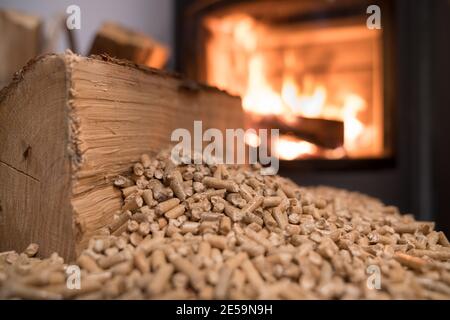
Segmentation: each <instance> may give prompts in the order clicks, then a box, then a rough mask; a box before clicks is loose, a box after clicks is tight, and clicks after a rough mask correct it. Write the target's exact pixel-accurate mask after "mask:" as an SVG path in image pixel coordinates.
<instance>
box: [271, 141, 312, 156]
mask: <svg viewBox="0 0 450 320" xmlns="http://www.w3.org/2000/svg"><path fill="white" fill-rule="evenodd" d="M317 151H318V148H317V147H316V146H315V145H314V144H312V143H309V142H307V141H298V140H296V139H295V140H292V138H286V137H280V139H279V140H278V142H277V143H276V144H275V154H276V155H277V156H278V157H279V158H280V159H285V160H294V159H297V158H299V157H300V156H305V155H314V154H315V153H316V152H317Z"/></svg>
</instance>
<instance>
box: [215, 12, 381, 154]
mask: <svg viewBox="0 0 450 320" xmlns="http://www.w3.org/2000/svg"><path fill="white" fill-rule="evenodd" d="M220 21H221V23H222V24H220V23H218V22H217V21H216V20H212V21H210V23H214V27H215V28H217V26H218V25H220V26H221V27H222V29H221V32H222V33H221V34H224V35H226V36H225V38H226V37H229V38H226V39H231V40H230V41H232V42H231V43H234V44H236V48H239V50H241V49H242V51H241V52H239V57H240V58H241V59H238V60H236V61H239V63H240V64H236V66H239V68H237V67H236V68H235V69H233V68H234V67H235V65H232V67H231V68H230V65H227V67H225V68H221V63H220V59H217V56H220V54H221V53H222V52H223V47H219V48H218V49H217V52H216V54H215V55H211V57H214V58H215V59H214V60H213V67H214V68H216V69H215V70H216V71H217V72H216V73H215V74H214V75H215V77H213V78H212V79H213V80H212V81H211V82H212V83H213V84H214V85H216V86H218V87H220V88H223V89H229V88H230V87H233V88H235V87H238V88H239V89H238V90H237V91H238V93H239V94H240V95H241V96H242V105H243V108H244V110H245V111H247V112H249V113H253V114H256V115H259V116H264V115H276V116H282V117H283V118H284V119H285V121H289V119H293V118H294V117H295V116H303V117H309V118H323V119H334V120H339V121H343V122H344V145H343V147H340V148H337V149H334V150H324V149H321V148H319V147H318V146H316V145H314V144H311V143H309V142H306V141H302V140H299V139H296V138H292V137H290V136H281V137H280V139H279V141H278V143H277V145H276V146H275V149H276V150H275V152H276V153H277V154H278V155H279V156H280V158H282V159H287V160H292V159H296V158H301V157H304V156H310V155H312V156H314V155H318V154H319V153H320V155H321V156H324V157H326V158H332V159H337V158H342V157H345V156H349V155H350V156H353V155H361V154H363V152H364V151H363V152H361V150H365V151H366V152H367V150H369V153H370V148H371V146H372V145H373V144H372V142H373V141H372V140H374V139H375V137H377V131H376V130H377V129H376V128H374V127H371V126H370V125H369V124H370V123H369V124H368V123H364V122H363V121H362V120H361V119H360V118H359V117H360V116H361V115H363V114H364V116H367V115H366V113H367V112H366V110H367V108H368V105H367V101H365V100H364V99H363V98H362V97H361V96H360V95H358V94H356V93H355V92H351V91H348V92H346V93H345V94H344V93H343V92H341V91H340V92H336V90H335V89H334V90H331V87H330V86H327V83H326V82H324V81H319V80H318V79H316V78H314V75H312V74H293V73H292V72H293V71H295V70H299V68H296V66H298V65H299V64H301V61H296V59H297V58H296V54H295V52H296V51H295V49H294V51H292V50H287V49H286V50H285V51H283V52H282V54H283V55H282V59H281V61H273V59H270V58H268V53H267V51H264V47H261V48H260V46H262V45H263V42H264V39H263V38H261V36H258V32H260V31H261V30H260V29H258V28H261V26H260V25H258V24H257V23H256V22H255V20H254V19H252V18H250V17H248V16H243V15H230V16H229V17H227V18H223V19H222V20H220ZM214 30H215V29H214ZM215 34H217V33H215ZM225 38H224V39H225ZM258 41H259V43H258ZM220 48H222V50H219V49H220ZM242 57H245V58H242ZM233 61H234V60H233ZM279 62H281V63H282V66H283V67H282V68H278V69H277V71H279V70H280V69H281V72H280V73H282V74H279V73H276V72H275V73H274V72H273V71H272V72H270V71H271V70H270V68H271V67H272V65H271V64H273V63H279ZM300 69H301V68H300ZM233 72H236V73H237V78H238V79H244V80H245V81H243V82H242V83H243V84H242V85H241V87H239V85H237V86H235V83H234V81H235V80H230V79H234V78H233V75H234V74H233ZM230 74H231V77H230V76H229V75H230ZM242 75H243V77H242ZM230 81H231V82H230ZM369 116H370V114H369ZM366 121H368V120H367V119H366ZM369 121H370V120H369ZM246 140H247V143H248V144H249V145H251V146H255V147H256V146H258V145H259V144H260V143H261V141H260V139H259V137H258V136H257V135H256V134H252V135H248V136H247V137H246ZM364 148H365V149H364ZM372 151H373V150H372Z"/></svg>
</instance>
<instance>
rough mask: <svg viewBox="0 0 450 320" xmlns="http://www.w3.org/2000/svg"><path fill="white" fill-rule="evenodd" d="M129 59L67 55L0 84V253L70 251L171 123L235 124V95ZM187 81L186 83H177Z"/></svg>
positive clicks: (105, 219)
mask: <svg viewBox="0 0 450 320" xmlns="http://www.w3.org/2000/svg"><path fill="white" fill-rule="evenodd" d="M184 84H185V82H184V81H183V79H181V78H179V77H178V78H177V77H175V76H171V75H169V74H167V73H164V72H162V71H158V70H155V69H150V68H147V67H144V66H136V65H134V64H131V63H129V62H123V61H119V60H113V59H107V58H105V57H103V58H102V57H93V58H85V57H79V56H76V55H74V54H63V55H46V56H43V57H40V58H38V59H37V60H36V61H33V62H31V63H29V64H28V65H27V66H26V67H25V68H24V70H23V71H22V72H21V73H20V74H19V75H18V77H16V80H15V82H13V83H11V84H10V85H9V86H8V87H6V88H5V89H3V90H2V91H1V92H0V182H1V183H0V251H4V250H11V249H15V250H19V251H21V250H23V249H25V248H26V246H27V245H28V244H29V243H30V242H37V243H39V244H40V253H41V254H42V255H48V254H50V253H52V252H54V251H57V252H59V253H60V254H61V255H62V256H63V257H65V258H67V259H69V260H70V259H72V258H74V257H75V255H76V253H78V252H80V250H81V249H82V248H83V247H84V246H85V245H86V244H87V240H88V239H89V237H90V236H92V235H93V234H95V233H96V232H97V231H98V230H99V228H101V227H103V226H105V225H107V224H109V223H111V222H112V218H113V214H114V212H115V211H117V210H119V209H120V208H121V206H122V199H121V195H120V192H119V191H118V190H116V189H114V188H113V186H112V179H113V178H114V177H115V176H116V175H118V174H124V173H125V172H126V171H127V170H129V164H130V163H132V162H133V161H137V160H138V159H139V158H140V155H141V154H142V153H152V152H156V151H159V150H161V149H162V148H165V147H167V146H168V145H169V143H170V135H171V133H172V131H173V130H174V129H176V128H186V129H188V130H191V131H192V130H193V121H194V120H203V126H204V128H208V127H214V128H218V129H220V130H225V129H226V128H242V127H243V125H244V124H243V112H242V108H241V101H240V99H239V98H236V97H231V96H229V95H227V94H226V93H224V92H222V91H219V90H218V89H215V88H211V87H207V86H202V85H196V86H192V85H190V86H185V85H184ZM187 88H188V89H187Z"/></svg>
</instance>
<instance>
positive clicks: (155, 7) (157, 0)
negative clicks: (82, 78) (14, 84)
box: [0, 0, 174, 54]
mask: <svg viewBox="0 0 450 320" xmlns="http://www.w3.org/2000/svg"><path fill="white" fill-rule="evenodd" d="M72 4H75V5H78V6H79V7H80V9H81V30H77V31H76V32H75V35H76V38H77V41H78V46H79V48H80V49H79V52H80V53H82V54H86V53H87V52H88V51H89V48H90V46H91V41H92V40H93V37H94V35H95V32H96V30H97V29H98V28H99V27H100V25H101V24H102V22H103V21H105V20H112V21H115V22H120V23H122V24H123V25H125V26H127V27H130V28H133V29H135V30H137V31H140V32H143V33H146V34H149V35H151V36H153V37H154V38H155V39H157V40H159V41H161V42H162V43H165V44H166V45H168V46H169V47H170V48H172V47H173V29H172V28H173V11H174V10H173V1H172V0H127V1H123V0H122V1H121V0H108V1H104V0H58V1H55V0H38V1H30V0H2V1H1V2H0V8H13V9H16V10H22V11H25V12H28V13H31V14H36V15H38V16H41V17H42V18H44V19H45V21H46V22H49V21H51V20H52V19H54V17H55V16H57V15H58V14H65V12H66V8H67V7H68V6H69V5H72ZM65 47H66V46H65V43H64V42H63V41H60V42H59V43H58V46H57V51H63V50H64V49H65Z"/></svg>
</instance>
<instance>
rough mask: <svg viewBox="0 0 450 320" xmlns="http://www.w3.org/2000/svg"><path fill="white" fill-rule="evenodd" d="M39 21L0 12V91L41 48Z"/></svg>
mask: <svg viewBox="0 0 450 320" xmlns="http://www.w3.org/2000/svg"><path fill="white" fill-rule="evenodd" d="M41 26H42V22H41V19H40V18H38V17H36V16H33V15H29V14H25V13H22V12H18V11H14V10H0V39H1V40H0V89H1V88H3V86H5V85H7V84H8V83H9V82H10V81H11V80H12V77H13V74H14V73H15V72H16V71H18V70H20V68H22V67H23V66H24V65H25V64H26V63H27V61H28V60H30V59H32V58H34V57H35V56H36V55H38V54H39V52H40V49H41V46H42V40H43V39H42V33H41Z"/></svg>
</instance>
